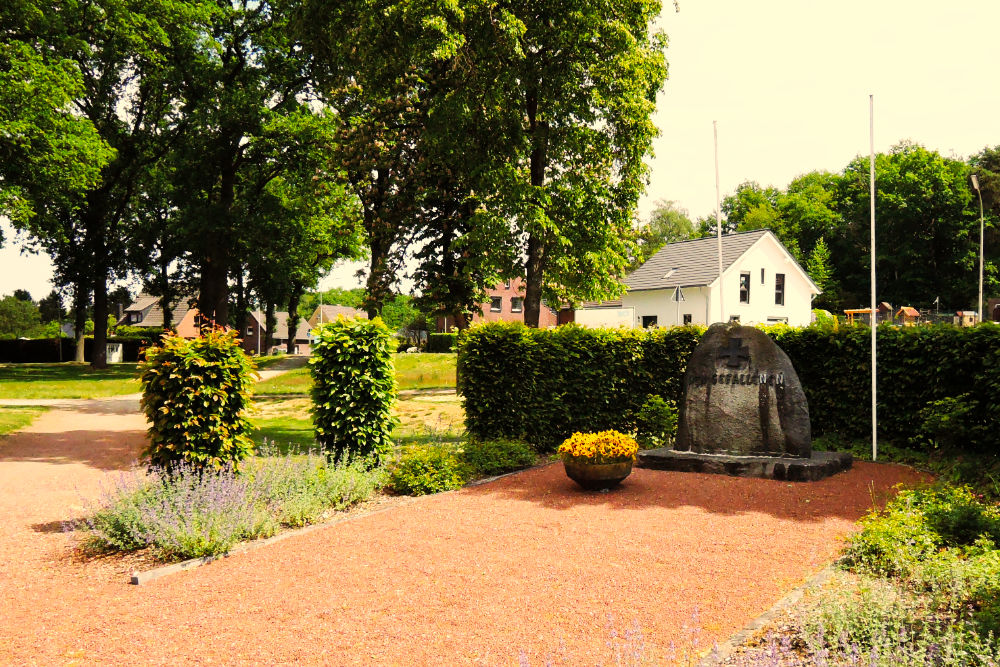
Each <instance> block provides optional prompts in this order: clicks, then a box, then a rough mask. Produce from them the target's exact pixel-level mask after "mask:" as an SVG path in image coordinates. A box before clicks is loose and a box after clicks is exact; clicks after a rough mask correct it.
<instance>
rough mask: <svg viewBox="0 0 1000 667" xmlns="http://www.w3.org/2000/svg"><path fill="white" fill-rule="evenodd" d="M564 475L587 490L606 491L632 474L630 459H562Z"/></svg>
mask: <svg viewBox="0 0 1000 667" xmlns="http://www.w3.org/2000/svg"><path fill="white" fill-rule="evenodd" d="M563 466H565V468H566V476H567V477H569V478H570V479H571V480H573V481H574V482H576V483H577V484H579V485H580V486H582V487H583V488H585V489H587V490H588V491H607V490H609V489H613V488H614V487H616V486H618V485H619V484H620V483H621V481H622V480H623V479H625V478H626V477H628V476H629V475H630V474H632V461H631V460H628V461H622V462H618V463H589V462H587V461H581V460H579V459H576V460H567V459H563Z"/></svg>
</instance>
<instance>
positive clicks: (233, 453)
mask: <svg viewBox="0 0 1000 667" xmlns="http://www.w3.org/2000/svg"><path fill="white" fill-rule="evenodd" d="M236 333H237V332H235V331H222V330H214V331H206V332H205V334H204V335H203V336H201V337H200V338H195V339H194V340H185V339H183V338H180V337H178V336H167V337H164V338H163V339H162V340H161V342H160V345H159V346H156V347H151V348H149V349H148V350H146V362H145V363H143V364H142V365H141V366H140V370H141V375H140V380H141V381H142V404H141V405H142V410H143V412H144V413H145V415H146V418H147V419H148V420H149V422H150V423H151V424H152V426H150V428H149V446H148V447H147V449H146V451H145V454H146V456H148V457H149V460H150V463H151V465H153V466H159V467H163V468H166V469H168V470H169V469H170V468H171V467H172V466H174V465H176V464H178V463H187V464H190V465H192V466H194V467H195V468H209V469H215V470H218V469H221V468H223V467H225V466H228V465H230V464H234V465H235V464H238V463H239V461H241V460H242V459H244V458H245V457H247V456H248V455H250V454H251V453H252V452H253V447H254V444H253V439H252V438H251V437H250V434H251V432H252V430H253V427H252V426H251V424H250V422H249V421H248V420H247V418H246V414H247V411H248V410H249V409H250V407H251V393H252V389H253V385H254V380H255V378H254V376H255V375H256V373H255V369H254V365H253V362H252V361H251V360H250V359H249V357H247V355H246V354H244V352H243V350H242V349H241V348H240V345H239V341H238V340H237V338H236Z"/></svg>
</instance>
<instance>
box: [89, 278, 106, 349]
mask: <svg viewBox="0 0 1000 667" xmlns="http://www.w3.org/2000/svg"><path fill="white" fill-rule="evenodd" d="M95 269H96V275H95V276H94V348H93V349H92V350H91V351H90V365H91V367H92V368H107V367H108V267H107V264H105V263H104V262H102V261H98V262H97V266H96V267H95Z"/></svg>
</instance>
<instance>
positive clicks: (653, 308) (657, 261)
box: [576, 229, 820, 328]
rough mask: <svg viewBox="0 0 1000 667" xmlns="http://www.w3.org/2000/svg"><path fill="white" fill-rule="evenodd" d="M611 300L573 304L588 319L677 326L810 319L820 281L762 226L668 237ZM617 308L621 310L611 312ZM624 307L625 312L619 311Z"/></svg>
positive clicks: (794, 322) (801, 322) (804, 322)
mask: <svg viewBox="0 0 1000 667" xmlns="http://www.w3.org/2000/svg"><path fill="white" fill-rule="evenodd" d="M625 284H626V285H627V286H628V291H627V292H626V293H625V294H624V295H623V296H622V297H621V300H620V306H619V305H617V304H616V302H605V303H603V304H593V305H591V307H589V308H584V309H582V310H579V311H577V317H576V319H577V321H578V322H580V323H581V324H585V325H588V326H616V325H624V326H632V327H643V328H647V327H653V326H675V325H684V324H705V325H707V324H712V323H714V322H723V321H724V322H732V321H738V322H740V323H742V324H749V325H753V324H775V323H778V322H784V323H786V324H790V325H792V326H807V325H808V324H809V323H810V321H811V319H812V300H813V298H814V297H816V295H818V294H819V293H820V289H819V288H818V287H817V286H816V284H815V283H814V282H813V281H812V279H811V278H809V275H808V274H807V273H806V272H805V270H804V269H803V268H802V267H801V266H800V265H799V263H798V262H797V261H796V260H795V257H793V256H792V254H791V253H790V252H788V249H787V248H785V246H784V245H782V243H781V242H780V241H779V240H778V238H777V237H776V236H775V235H774V234H773V233H772V232H771V231H770V230H766V229H762V230H756V231H752V232H743V233H739V234H727V235H725V236H723V237H722V277H721V280H720V278H719V258H718V240H717V239H716V237H707V238H702V239H692V240H689V241H680V242H678V243H669V244H667V245H665V246H663V248H661V249H660V251H659V252H657V253H656V254H655V255H653V256H652V257H651V258H650V259H649V260H648V261H647V262H646V263H645V264H643V265H642V266H640V267H639V268H638V269H636V270H635V271H633V272H632V273H630V274H629V275H628V276H627V277H626V278H625ZM615 310H617V311H618V312H614V311H615ZM622 311H624V312H622Z"/></svg>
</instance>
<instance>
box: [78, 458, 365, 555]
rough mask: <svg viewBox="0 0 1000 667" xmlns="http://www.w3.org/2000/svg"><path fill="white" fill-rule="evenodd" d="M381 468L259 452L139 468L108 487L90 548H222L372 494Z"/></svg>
mask: <svg viewBox="0 0 1000 667" xmlns="http://www.w3.org/2000/svg"><path fill="white" fill-rule="evenodd" d="M381 483H382V473H381V471H380V470H368V469H367V467H366V466H364V465H362V464H360V463H352V462H346V461H345V462H342V463H339V464H337V463H331V462H330V461H329V460H328V458H327V457H326V456H324V455H322V454H319V453H307V454H287V455H281V456H277V455H275V456H266V457H264V456H259V457H253V458H251V459H249V460H247V461H244V465H243V467H242V468H241V472H240V473H239V474H238V473H237V471H236V470H235V469H234V468H233V467H232V466H227V467H224V468H222V469H221V470H218V471H206V470H204V469H202V468H200V467H196V466H194V465H191V464H175V465H174V467H173V468H172V469H171V470H170V472H169V474H168V473H167V472H166V471H165V470H163V469H154V470H153V471H152V472H151V473H150V474H149V475H148V476H144V475H142V474H141V473H140V472H139V471H137V470H133V471H131V472H129V473H126V474H124V475H122V476H120V477H119V478H118V479H117V480H116V482H115V483H114V484H113V485H112V486H111V487H109V488H106V489H104V490H103V491H102V493H101V495H100V497H99V499H98V501H97V503H96V504H95V506H93V507H92V511H91V516H90V517H89V518H88V519H86V520H85V521H84V522H83V524H82V527H83V528H84V529H85V530H86V531H87V536H86V538H85V548H87V549H88V550H91V551H103V552H107V551H132V550H136V549H142V548H146V547H151V548H152V549H153V550H154V551H155V552H156V554H157V556H158V557H159V558H162V559H165V560H172V559H182V558H193V557H198V556H209V555H218V554H222V553H225V552H227V551H228V550H229V549H231V548H232V547H233V546H234V545H235V544H236V543H237V542H240V541H244V540H251V539H256V538H260V537H267V536H269V535H272V534H274V533H275V532H276V531H277V530H278V529H279V528H280V526H282V525H285V526H302V525H305V524H308V523H313V522H315V521H318V520H321V519H322V518H324V517H325V516H326V514H327V513H329V512H332V511H335V510H338V509H343V508H345V507H347V506H349V505H352V504H354V503H357V502H360V501H362V500H365V499H367V498H369V497H370V496H371V495H372V494H373V493H374V492H375V490H376V489H377V488H378V487H379V485H380V484H381Z"/></svg>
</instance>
